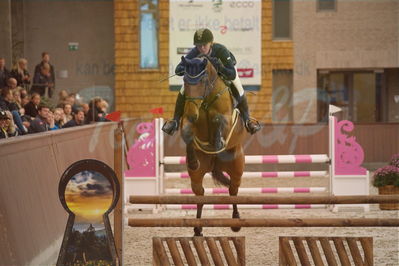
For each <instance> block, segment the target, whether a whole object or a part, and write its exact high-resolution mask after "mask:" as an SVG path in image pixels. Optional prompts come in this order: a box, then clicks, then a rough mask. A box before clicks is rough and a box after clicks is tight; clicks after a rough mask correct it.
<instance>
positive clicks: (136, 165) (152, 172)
mask: <svg viewBox="0 0 399 266" xmlns="http://www.w3.org/2000/svg"><path fill="white" fill-rule="evenodd" d="M136 132H137V133H138V134H139V137H138V138H137V139H135V141H134V144H133V145H132V147H131V148H130V149H129V152H128V153H127V162H128V164H129V166H130V170H127V171H125V176H126V177H155V176H156V168H155V166H156V162H155V161H156V158H155V153H156V147H155V145H156V143H155V120H154V121H153V122H144V123H140V124H138V125H137V127H136Z"/></svg>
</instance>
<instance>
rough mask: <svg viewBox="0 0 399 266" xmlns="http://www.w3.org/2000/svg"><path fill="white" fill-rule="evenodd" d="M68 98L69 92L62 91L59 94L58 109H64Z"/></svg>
mask: <svg viewBox="0 0 399 266" xmlns="http://www.w3.org/2000/svg"><path fill="white" fill-rule="evenodd" d="M67 98H68V92H67V91H66V90H61V91H60V92H59V93H58V104H57V107H60V108H63V107H64V104H65V103H66V99H67Z"/></svg>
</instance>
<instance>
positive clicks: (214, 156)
mask: <svg viewBox="0 0 399 266" xmlns="http://www.w3.org/2000/svg"><path fill="white" fill-rule="evenodd" d="M182 60H183V64H184V65H185V74H184V77H183V80H184V95H185V106H184V114H183V116H182V121H181V124H180V132H181V137H182V139H183V140H184V142H185V144H186V155H187V156H186V158H187V159H186V164H187V170H188V173H189V176H190V179H191V189H192V191H193V192H194V194H195V195H196V196H203V195H204V187H203V185H202V181H203V178H204V175H205V174H206V173H208V172H211V173H212V178H213V180H214V182H215V183H216V184H220V185H224V186H226V187H228V188H229V194H230V196H237V194H238V188H239V187H240V184H241V177H242V174H243V171H244V161H245V156H244V151H243V147H242V142H243V139H244V136H245V134H246V131H245V126H244V122H243V120H242V118H241V116H240V114H239V111H238V109H235V108H234V98H233V96H232V93H231V91H230V88H229V86H227V85H226V84H225V82H224V81H223V79H222V78H221V77H220V76H219V75H218V72H217V71H216V69H215V68H214V66H213V65H212V63H211V62H210V60H209V58H207V57H201V58H194V59H186V58H184V57H182ZM223 172H226V173H227V174H228V175H229V176H230V178H228V177H227V176H225V174H224V173H223ZM202 208H203V204H198V205H197V216H196V217H197V218H201V214H202ZM232 218H240V214H239V212H238V209H237V204H233V213H232ZM231 229H232V231H234V232H238V231H239V230H240V229H241V228H240V227H232V228H231ZM194 235H195V236H202V227H195V228H194Z"/></svg>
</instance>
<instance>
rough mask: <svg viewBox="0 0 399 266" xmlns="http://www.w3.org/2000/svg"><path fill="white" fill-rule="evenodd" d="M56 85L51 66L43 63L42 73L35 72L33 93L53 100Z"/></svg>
mask: <svg viewBox="0 0 399 266" xmlns="http://www.w3.org/2000/svg"><path fill="white" fill-rule="evenodd" d="M53 91H54V83H53V77H52V76H51V74H50V64H48V63H43V64H42V65H41V66H40V71H39V72H35V76H34V77H33V84H32V88H31V92H36V93H39V94H40V96H45V97H48V98H51V97H52V96H53Z"/></svg>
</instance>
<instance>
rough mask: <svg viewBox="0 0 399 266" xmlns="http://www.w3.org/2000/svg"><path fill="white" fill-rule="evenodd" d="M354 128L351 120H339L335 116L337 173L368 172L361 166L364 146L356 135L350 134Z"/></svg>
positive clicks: (358, 173) (356, 173)
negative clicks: (357, 139) (358, 141)
mask: <svg viewBox="0 0 399 266" xmlns="http://www.w3.org/2000/svg"><path fill="white" fill-rule="evenodd" d="M354 128H355V126H354V125H353V123H352V122H351V121H348V120H342V121H339V122H337V119H336V118H334V131H335V142H334V144H335V174H336V175H365V174H366V172H367V170H366V169H365V168H363V167H361V166H360V165H361V164H362V163H363V160H364V152H363V148H362V146H360V144H359V143H357V142H356V138H355V137H354V136H349V133H350V132H351V131H353V129H354Z"/></svg>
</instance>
